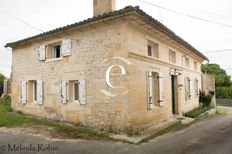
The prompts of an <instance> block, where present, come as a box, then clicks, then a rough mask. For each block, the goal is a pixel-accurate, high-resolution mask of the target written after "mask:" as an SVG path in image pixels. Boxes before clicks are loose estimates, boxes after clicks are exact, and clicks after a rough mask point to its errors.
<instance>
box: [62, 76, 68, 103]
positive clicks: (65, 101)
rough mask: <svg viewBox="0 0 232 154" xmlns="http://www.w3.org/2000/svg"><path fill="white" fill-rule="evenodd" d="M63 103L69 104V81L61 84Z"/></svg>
mask: <svg viewBox="0 0 232 154" xmlns="http://www.w3.org/2000/svg"><path fill="white" fill-rule="evenodd" d="M61 103H62V104H66V103H67V81H62V82H61Z"/></svg>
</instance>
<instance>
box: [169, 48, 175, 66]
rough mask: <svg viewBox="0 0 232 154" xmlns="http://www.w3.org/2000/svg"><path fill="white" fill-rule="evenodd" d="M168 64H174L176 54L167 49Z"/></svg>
mask: <svg viewBox="0 0 232 154" xmlns="http://www.w3.org/2000/svg"><path fill="white" fill-rule="evenodd" d="M169 62H170V63H173V64H176V52H175V51H174V50H171V49H169Z"/></svg>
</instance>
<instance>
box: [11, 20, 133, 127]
mask: <svg viewBox="0 0 232 154" xmlns="http://www.w3.org/2000/svg"><path fill="white" fill-rule="evenodd" d="M96 26H97V28H83V29H81V32H80V31H70V32H66V33H62V34H57V35H56V36H53V37H49V38H45V39H41V40H38V41H35V42H34V43H31V44H27V45H25V46H21V47H18V48H15V49H13V65H12V72H13V73H12V87H13V88H12V102H13V103H12V107H13V109H14V110H16V111H22V112H23V113H26V114H30V115H35V116H41V117H44V118H52V119H57V120H62V121H69V122H75V123H78V122H80V123H83V124H84V125H88V126H91V127H103V128H105V127H111V126H112V127H115V128H118V129H121V128H124V127H126V125H127V104H128V99H127V96H123V97H121V98H117V99H112V98H110V97H107V96H105V95H104V94H103V93H101V91H100V89H104V88H107V85H106V82H105V71H106V69H107V67H108V66H109V64H110V62H107V63H103V62H104V61H105V60H107V59H111V57H112V56H113V54H114V52H116V51H120V50H122V48H123V46H125V45H124V40H125V39H124V38H125V34H126V32H125V30H126V28H125V25H124V24H114V25H108V26H106V25H105V24H103V25H96ZM63 39H71V40H72V41H71V42H72V55H71V56H69V57H64V58H62V59H61V60H58V61H47V62H46V61H39V60H38V48H39V46H40V45H42V44H49V43H53V42H57V41H61V40H63ZM80 79H84V80H86V86H87V87H86V88H87V90H86V93H87V104H86V105H80V104H79V103H74V102H68V103H67V104H61V92H60V91H61V81H62V80H80ZM22 80H27V81H28V80H43V82H44V103H43V105H38V104H35V103H33V102H28V103H27V104H26V105H22V104H21V100H20V99H21V98H20V97H21V84H20V83H21V81H22Z"/></svg>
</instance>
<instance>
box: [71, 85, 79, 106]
mask: <svg viewBox="0 0 232 154" xmlns="http://www.w3.org/2000/svg"><path fill="white" fill-rule="evenodd" d="M75 84H77V85H78V86H77V87H78V91H77V92H78V93H77V94H78V99H77V100H76V89H75ZM72 86H73V87H72V90H73V91H72V95H73V98H72V100H73V102H74V103H79V102H80V96H79V90H80V82H79V81H73V82H72Z"/></svg>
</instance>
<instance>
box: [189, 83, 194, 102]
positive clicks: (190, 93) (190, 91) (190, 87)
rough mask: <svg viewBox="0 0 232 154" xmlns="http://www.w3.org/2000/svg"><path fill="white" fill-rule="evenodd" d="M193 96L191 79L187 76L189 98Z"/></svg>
mask: <svg viewBox="0 0 232 154" xmlns="http://www.w3.org/2000/svg"><path fill="white" fill-rule="evenodd" d="M192 96H193V84H192V80H191V79H190V78H189V98H191V97H192Z"/></svg>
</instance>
